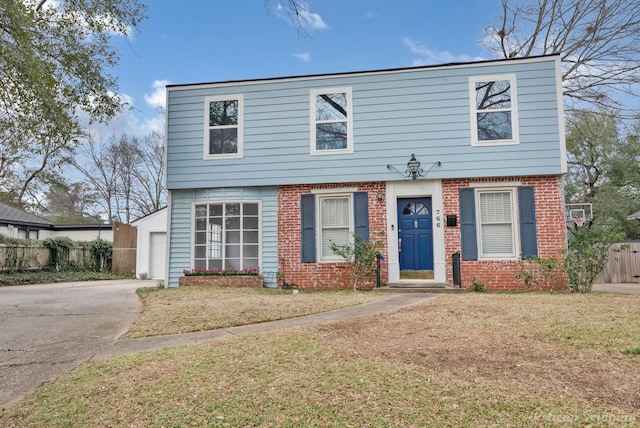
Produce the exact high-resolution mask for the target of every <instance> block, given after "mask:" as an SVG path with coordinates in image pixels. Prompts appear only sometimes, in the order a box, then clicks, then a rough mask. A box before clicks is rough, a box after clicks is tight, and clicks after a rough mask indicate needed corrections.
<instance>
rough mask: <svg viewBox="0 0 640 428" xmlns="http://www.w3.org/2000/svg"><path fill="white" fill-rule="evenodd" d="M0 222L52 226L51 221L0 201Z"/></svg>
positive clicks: (17, 224)
mask: <svg viewBox="0 0 640 428" xmlns="http://www.w3.org/2000/svg"><path fill="white" fill-rule="evenodd" d="M0 224H13V225H16V226H34V227H42V228H45V229H47V228H51V227H53V225H54V224H53V222H52V221H49V220H46V219H44V218H42V217H38V216H37V215H35V214H31V213H28V212H26V211H22V210H20V209H18V208H14V207H11V206H9V205H7V204H3V203H2V202H0Z"/></svg>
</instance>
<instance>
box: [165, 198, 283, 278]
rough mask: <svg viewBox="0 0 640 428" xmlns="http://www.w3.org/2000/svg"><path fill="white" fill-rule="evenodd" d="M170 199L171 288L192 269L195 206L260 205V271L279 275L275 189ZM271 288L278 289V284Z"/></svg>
mask: <svg viewBox="0 0 640 428" xmlns="http://www.w3.org/2000/svg"><path fill="white" fill-rule="evenodd" d="M170 198H171V203H170V208H171V235H170V236H171V239H170V242H169V246H170V250H169V279H168V285H169V286H171V287H175V286H177V285H178V278H180V277H181V276H182V271H183V270H184V269H191V268H192V260H191V249H192V247H193V243H192V242H191V237H192V227H193V212H192V207H193V203H194V202H220V201H225V200H227V201H231V200H233V201H242V200H251V201H256V200H259V201H261V206H262V216H261V232H262V246H261V248H262V254H261V256H262V265H261V267H260V268H261V271H262V272H277V270H278V238H277V236H278V223H277V221H278V216H277V210H278V206H277V198H278V193H277V188H276V187H248V188H241V187H235V188H205V189H190V190H173V191H171V194H170ZM274 278H275V276H274ZM271 285H273V286H275V283H274V284H271Z"/></svg>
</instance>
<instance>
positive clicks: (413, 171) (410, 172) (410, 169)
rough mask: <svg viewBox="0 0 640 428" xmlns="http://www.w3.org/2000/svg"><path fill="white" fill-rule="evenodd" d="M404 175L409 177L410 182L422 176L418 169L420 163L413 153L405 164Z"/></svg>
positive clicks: (420, 170)
mask: <svg viewBox="0 0 640 428" xmlns="http://www.w3.org/2000/svg"><path fill="white" fill-rule="evenodd" d="M405 174H407V177H411V179H412V180H415V179H417V178H418V177H422V176H423V175H424V171H423V170H422V169H421V168H420V161H419V160H418V159H416V155H414V154H413V153H412V154H411V159H409V162H407V170H406V171H405Z"/></svg>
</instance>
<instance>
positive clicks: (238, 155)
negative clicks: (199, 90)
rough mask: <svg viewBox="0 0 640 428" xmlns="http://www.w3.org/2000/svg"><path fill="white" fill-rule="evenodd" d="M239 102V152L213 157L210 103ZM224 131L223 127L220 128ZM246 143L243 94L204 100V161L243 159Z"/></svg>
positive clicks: (212, 97) (229, 126)
mask: <svg viewBox="0 0 640 428" xmlns="http://www.w3.org/2000/svg"><path fill="white" fill-rule="evenodd" d="M233 100H237V101H238V125H237V128H238V152H237V153H226V154H218V155H212V154H210V153H209V129H210V128H211V127H210V126H209V103H210V102H214V101H233ZM226 127H228V128H233V127H236V126H234V125H228V126H226ZM219 128H220V129H222V128H223V127H219ZM243 142H244V96H243V95H242V94H229V95H216V96H209V97H205V98H204V142H203V147H202V154H203V159H204V160H210V159H238V158H242V157H243V146H244V145H243Z"/></svg>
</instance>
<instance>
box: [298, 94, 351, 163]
mask: <svg viewBox="0 0 640 428" xmlns="http://www.w3.org/2000/svg"><path fill="white" fill-rule="evenodd" d="M340 92H344V93H345V94H346V96H347V148H345V149H338V150H317V149H316V96H317V95H320V94H336V93H340ZM340 122H342V121H340ZM323 123H324V122H323ZM326 123H329V122H326ZM309 124H310V125H309V128H310V129H309V131H310V132H309V133H310V136H311V137H310V148H311V155H312V156H314V155H335V154H346V153H353V96H352V90H351V88H350V87H344V88H322V89H311V90H310V91H309Z"/></svg>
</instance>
